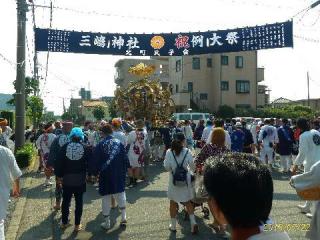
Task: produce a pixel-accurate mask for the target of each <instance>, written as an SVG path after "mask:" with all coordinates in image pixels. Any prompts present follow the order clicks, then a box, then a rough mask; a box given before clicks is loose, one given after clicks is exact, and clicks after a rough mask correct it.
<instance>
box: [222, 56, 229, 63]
mask: <svg viewBox="0 0 320 240" xmlns="http://www.w3.org/2000/svg"><path fill="white" fill-rule="evenodd" d="M228 64H229V58H228V56H221V65H228Z"/></svg>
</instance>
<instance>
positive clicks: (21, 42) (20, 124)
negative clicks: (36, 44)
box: [15, 0, 27, 149]
mask: <svg viewBox="0 0 320 240" xmlns="http://www.w3.org/2000/svg"><path fill="white" fill-rule="evenodd" d="M26 12H27V4H26V2H25V0H17V24H18V25H17V76H16V86H15V88H16V94H15V100H16V127H15V149H18V148H19V147H21V146H23V144H24V142H25V137H24V130H25V102H26V98H25V70H26V69H25V66H26V65H25V58H26Z"/></svg>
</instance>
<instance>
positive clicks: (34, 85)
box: [7, 77, 39, 110]
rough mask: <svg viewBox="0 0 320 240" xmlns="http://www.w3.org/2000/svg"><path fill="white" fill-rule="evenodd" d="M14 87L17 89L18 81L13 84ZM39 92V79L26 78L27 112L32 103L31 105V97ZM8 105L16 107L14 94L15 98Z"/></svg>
mask: <svg viewBox="0 0 320 240" xmlns="http://www.w3.org/2000/svg"><path fill="white" fill-rule="evenodd" d="M13 86H14V88H15V89H16V81H14V82H13ZM38 91H39V81H38V80H37V79H34V78H32V77H26V78H25V97H26V110H27V109H28V107H29V105H30V103H29V96H30V95H35V94H36V93H37V92H38ZM7 103H8V104H11V105H14V106H15V105H16V100H15V97H14V94H13V98H12V99H10V100H9V101H8V102H7Z"/></svg>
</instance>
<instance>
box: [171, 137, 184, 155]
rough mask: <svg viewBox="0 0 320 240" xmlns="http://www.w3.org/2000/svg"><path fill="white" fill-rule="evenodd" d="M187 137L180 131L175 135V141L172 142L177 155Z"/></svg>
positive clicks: (172, 148)
mask: <svg viewBox="0 0 320 240" xmlns="http://www.w3.org/2000/svg"><path fill="white" fill-rule="evenodd" d="M185 140H186V137H185V136H184V134H183V133H181V132H178V133H176V134H175V135H174V136H173V141H172V143H171V150H172V151H173V152H174V153H175V155H176V156H179V155H180V153H181V152H182V149H183V147H184V143H185Z"/></svg>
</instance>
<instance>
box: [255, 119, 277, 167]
mask: <svg viewBox="0 0 320 240" xmlns="http://www.w3.org/2000/svg"><path fill="white" fill-rule="evenodd" d="M264 123H265V125H264V126H263V127H262V128H261V130H260V133H259V138H258V141H259V143H260V146H261V151H260V160H261V161H262V162H263V163H265V164H266V163H267V162H266V157H268V164H269V165H270V166H272V164H273V154H274V149H275V147H276V144H278V143H279V138H278V132H277V129H276V128H275V127H274V126H272V125H270V120H269V119H266V120H265V122H264Z"/></svg>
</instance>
